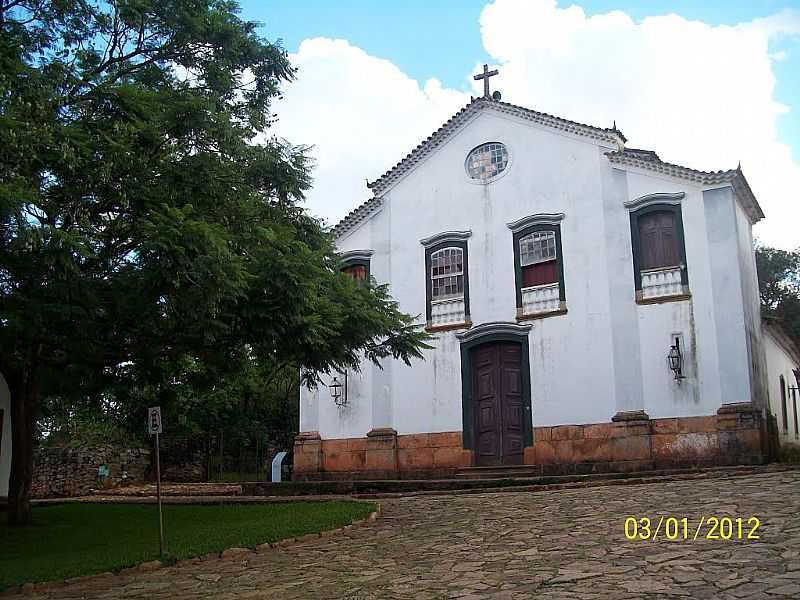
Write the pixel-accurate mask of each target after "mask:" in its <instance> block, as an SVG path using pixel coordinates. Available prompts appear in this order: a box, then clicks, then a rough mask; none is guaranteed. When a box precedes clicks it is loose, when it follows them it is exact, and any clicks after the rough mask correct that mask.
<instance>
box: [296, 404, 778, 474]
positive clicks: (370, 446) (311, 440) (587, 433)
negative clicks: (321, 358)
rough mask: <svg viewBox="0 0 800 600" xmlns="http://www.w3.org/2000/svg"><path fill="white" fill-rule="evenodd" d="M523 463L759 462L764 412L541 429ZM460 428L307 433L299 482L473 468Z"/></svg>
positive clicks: (560, 469) (554, 467) (581, 467)
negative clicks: (328, 436) (334, 436)
mask: <svg viewBox="0 0 800 600" xmlns="http://www.w3.org/2000/svg"><path fill="white" fill-rule="evenodd" d="M533 439H534V444H533V445H532V446H529V447H527V448H525V458H524V462H525V464H526V465H529V466H531V467H538V472H539V473H541V474H543V475H555V474H571V473H601V472H610V471H641V470H651V469H664V468H676V467H693V466H712V465H734V464H758V463H762V462H766V458H767V456H768V454H769V448H768V436H767V433H766V424H765V422H764V420H763V416H762V411H761V410H759V409H757V408H755V407H754V406H753V405H752V404H749V403H741V404H726V405H723V406H722V407H721V408H720V409H719V411H718V412H717V414H716V415H710V416H700V417H676V418H671V419H650V418H649V417H648V416H647V415H646V414H645V413H643V412H632V413H620V414H618V415H615V417H614V418H613V420H612V422H610V423H596V424H590V425H559V426H555V427H536V428H534V434H533ZM472 464H473V452H472V451H471V450H465V449H464V447H463V438H462V434H461V432H460V431H453V432H443V433H421V434H414V435H397V433H396V432H395V431H394V430H392V429H382V430H373V431H371V432H370V433H368V434H367V437H366V438H352V439H340V440H322V439H320V436H319V434H318V433H316V432H307V433H302V434H300V435H299V436H298V437H297V440H296V442H295V448H294V479H297V480H307V479H327V480H331V479H414V478H430V477H449V476H453V475H455V473H456V472H457V471H458V470H459V469H462V468H465V467H469V466H472Z"/></svg>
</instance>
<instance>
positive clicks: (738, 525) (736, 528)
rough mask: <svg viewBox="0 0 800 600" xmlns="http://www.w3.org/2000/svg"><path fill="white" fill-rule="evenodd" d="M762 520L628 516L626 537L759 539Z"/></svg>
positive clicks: (747, 518)
mask: <svg viewBox="0 0 800 600" xmlns="http://www.w3.org/2000/svg"><path fill="white" fill-rule="evenodd" d="M760 527H761V520H760V519H759V518H758V517H756V516H752V517H713V516H712V517H706V516H701V517H700V519H699V520H697V522H696V523H695V522H694V520H693V519H692V520H690V519H689V518H688V517H670V516H661V517H652V518H651V517H628V518H626V519H625V539H626V540H631V541H633V540H641V541H651V542H654V541H656V540H657V539H664V538H666V539H667V540H669V541H678V540H680V541H683V540H692V541H695V540H698V539H705V540H725V541H748V540H759V539H761V537H760V535H759V534H760V532H759V528H760Z"/></svg>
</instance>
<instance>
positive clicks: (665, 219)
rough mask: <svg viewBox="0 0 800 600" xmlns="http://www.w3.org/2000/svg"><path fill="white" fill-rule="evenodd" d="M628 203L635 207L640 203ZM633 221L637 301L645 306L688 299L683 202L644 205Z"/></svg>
mask: <svg viewBox="0 0 800 600" xmlns="http://www.w3.org/2000/svg"><path fill="white" fill-rule="evenodd" d="M680 196H681V197H682V194H681V195H680ZM629 204H630V206H629V208H634V207H635V206H637V205H638V202H633V203H629ZM630 219H631V242H632V249H633V268H634V273H633V276H634V278H635V283H636V301H637V302H641V303H645V304H646V303H649V302H663V301H664V300H665V299H667V300H685V299H686V298H688V296H689V277H688V271H687V269H686V250H685V248H684V243H683V220H682V218H681V206H680V203H677V202H676V203H672V204H671V203H668V202H664V203H661V202H656V203H645V205H644V206H641V207H640V208H637V209H635V210H632V211H631V213H630Z"/></svg>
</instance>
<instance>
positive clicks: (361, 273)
mask: <svg viewBox="0 0 800 600" xmlns="http://www.w3.org/2000/svg"><path fill="white" fill-rule="evenodd" d="M342 273H344V274H345V275H349V276H350V277H352V278H353V279H356V280H364V279H366V278H367V267H366V266H364V265H351V266H349V267H345V268H344V269H342Z"/></svg>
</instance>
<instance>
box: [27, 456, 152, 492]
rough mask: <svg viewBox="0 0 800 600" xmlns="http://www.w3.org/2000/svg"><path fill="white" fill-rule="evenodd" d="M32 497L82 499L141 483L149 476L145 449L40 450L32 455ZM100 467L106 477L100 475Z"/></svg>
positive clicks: (148, 462) (147, 457) (148, 459)
mask: <svg viewBox="0 0 800 600" xmlns="http://www.w3.org/2000/svg"><path fill="white" fill-rule="evenodd" d="M33 460H34V466H33V482H32V486H31V495H32V497H34V498H53V497H65V496H83V495H86V494H88V493H89V492H90V491H91V490H96V489H102V488H111V487H117V486H119V485H122V484H127V483H140V482H142V481H144V480H145V479H146V478H147V477H148V475H149V473H150V450H149V449H147V448H117V447H114V446H97V447H89V448H49V447H48V448H39V449H37V450H36V451H35V452H34V457H33ZM101 465H106V466H107V467H108V476H105V477H103V476H100V474H99V472H98V469H99V468H100V466H101Z"/></svg>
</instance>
